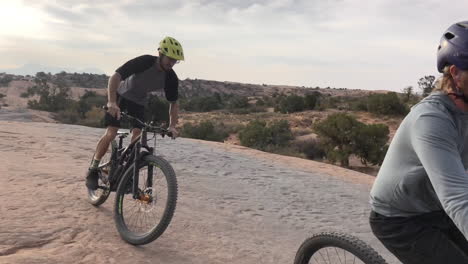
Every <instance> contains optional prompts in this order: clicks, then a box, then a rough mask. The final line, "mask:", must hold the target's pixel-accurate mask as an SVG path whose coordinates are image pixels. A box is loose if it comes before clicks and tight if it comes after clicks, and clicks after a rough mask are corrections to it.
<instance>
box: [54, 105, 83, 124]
mask: <svg viewBox="0 0 468 264" xmlns="http://www.w3.org/2000/svg"><path fill="white" fill-rule="evenodd" d="M80 119H81V117H80V114H79V113H78V112H77V111H76V110H73V109H66V110H60V111H58V112H57V113H56V114H55V120H57V121H59V122H60V123H64V124H77V123H78V121H79V120H80Z"/></svg>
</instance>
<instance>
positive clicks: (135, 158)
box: [132, 141, 141, 199]
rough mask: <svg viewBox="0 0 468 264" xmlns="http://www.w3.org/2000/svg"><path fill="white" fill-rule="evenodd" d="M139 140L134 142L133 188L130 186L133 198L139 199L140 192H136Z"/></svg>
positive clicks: (139, 156)
mask: <svg viewBox="0 0 468 264" xmlns="http://www.w3.org/2000/svg"><path fill="white" fill-rule="evenodd" d="M140 150H141V141H139V142H136V144H135V153H134V155H133V157H134V160H133V166H134V167H133V188H132V193H133V199H139V198H140V194H139V192H138V180H139V179H140V175H139V173H140V159H141V155H140V153H141V151H140Z"/></svg>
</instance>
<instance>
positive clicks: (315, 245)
mask: <svg viewBox="0 0 468 264" xmlns="http://www.w3.org/2000/svg"><path fill="white" fill-rule="evenodd" d="M320 263H326V264H334V263H337V264H338V263H339V264H348V263H353V264H354V263H356V264H358V263H361V264H362V263H364V264H387V262H386V261H385V260H384V259H383V258H382V256H380V255H379V254H378V253H377V252H376V251H375V250H374V249H373V248H371V247H370V246H369V245H367V244H366V243H365V242H363V241H362V240H360V239H359V238H357V237H355V236H352V235H349V234H345V233H340V232H323V233H319V234H315V235H313V236H312V237H310V238H308V239H306V240H305V241H304V242H303V243H302V245H301V246H300V247H299V250H298V251H297V253H296V258H295V260H294V264H320Z"/></svg>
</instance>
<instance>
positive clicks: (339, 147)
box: [314, 113, 388, 167]
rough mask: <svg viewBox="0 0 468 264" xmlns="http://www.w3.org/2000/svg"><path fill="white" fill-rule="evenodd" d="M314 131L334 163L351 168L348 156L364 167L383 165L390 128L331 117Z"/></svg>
mask: <svg viewBox="0 0 468 264" xmlns="http://www.w3.org/2000/svg"><path fill="white" fill-rule="evenodd" d="M314 128H315V131H316V133H317V134H318V136H319V141H320V142H321V145H322V146H323V147H324V150H325V154H326V157H327V159H328V160H329V161H331V162H333V163H334V162H337V161H339V162H340V164H341V166H344V167H348V166H349V156H350V155H351V154H356V155H357V156H359V157H360V158H361V161H363V163H364V164H367V162H369V163H372V164H381V162H382V160H383V157H384V156H385V152H386V150H387V147H386V142H387V141H388V127H387V126H385V125H380V124H376V125H366V124H364V123H361V122H359V121H357V120H356V118H355V117H353V116H351V115H348V114H346V113H337V114H333V115H330V116H329V117H328V118H327V119H325V120H323V121H322V122H319V123H317V124H316V125H315V126H314Z"/></svg>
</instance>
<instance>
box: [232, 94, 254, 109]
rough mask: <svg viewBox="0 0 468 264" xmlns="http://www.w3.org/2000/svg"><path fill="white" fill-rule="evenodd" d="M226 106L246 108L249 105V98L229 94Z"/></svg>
mask: <svg viewBox="0 0 468 264" xmlns="http://www.w3.org/2000/svg"><path fill="white" fill-rule="evenodd" d="M227 107H228V108H229V109H238V108H247V107H249V99H248V98H247V97H245V96H229V97H228V100H227Z"/></svg>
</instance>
